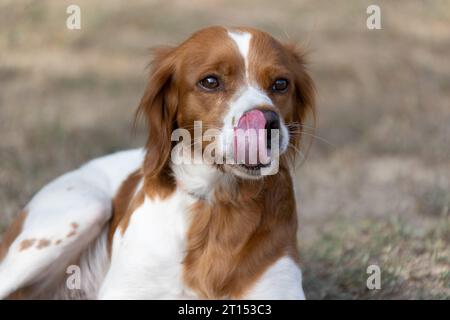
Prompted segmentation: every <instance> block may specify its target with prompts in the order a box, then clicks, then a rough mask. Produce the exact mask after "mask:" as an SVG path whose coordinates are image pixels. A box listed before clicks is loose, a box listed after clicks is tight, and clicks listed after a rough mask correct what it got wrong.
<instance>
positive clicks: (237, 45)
mask: <svg viewBox="0 0 450 320" xmlns="http://www.w3.org/2000/svg"><path fill="white" fill-rule="evenodd" d="M308 112H314V93H313V82H312V80H311V78H310V76H309V75H308V74H307V72H306V70H305V65H304V61H303V56H302V54H301V53H300V52H299V51H297V50H296V48H295V46H293V45H283V44H281V43H280V42H278V41H277V40H275V39H274V38H272V37H271V36H270V35H268V34H267V33H264V32H261V31H258V30H255V29H250V28H232V29H225V28H222V27H210V28H206V29H203V30H200V31H198V32H196V33H195V34H193V35H192V36H191V37H190V38H189V39H187V40H186V41H184V42H183V43H181V44H180V45H179V46H177V47H165V48H159V49H156V50H155V58H154V60H153V62H152V65H151V72H150V79H149V83H148V86H147V89H146V91H145V94H144V96H143V98H142V100H141V103H140V106H139V109H138V114H143V115H145V117H146V118H147V121H148V123H149V126H150V134H149V138H148V142H147V151H148V154H147V157H146V162H145V171H146V174H147V175H150V176H156V175H158V173H159V172H161V170H163V169H164V168H165V167H166V166H167V165H168V163H169V161H170V156H171V150H172V148H173V147H174V142H173V141H172V139H171V136H172V133H173V131H174V130H176V129H186V130H188V131H189V132H190V133H191V134H192V133H194V122H195V121H201V126H202V132H203V133H204V134H205V136H204V137H207V139H205V138H203V139H204V140H203V143H202V142H201V141H200V142H199V141H194V142H191V143H190V144H189V146H191V145H195V144H199V143H200V144H201V148H200V150H202V151H205V149H206V148H207V147H208V145H210V143H211V141H213V140H214V141H215V143H216V146H217V148H215V149H214V156H215V159H225V161H222V162H221V161H218V163H216V164H215V165H217V166H218V167H220V168H221V169H223V170H224V171H228V172H231V173H233V174H235V175H237V176H240V177H243V178H257V177H260V176H261V172H262V170H263V168H264V167H266V166H270V165H271V163H272V160H273V159H272V158H273V157H274V154H275V152H273V151H274V150H273V149H274V143H273V142H274V141H275V142H276V145H277V148H278V152H277V154H279V155H281V156H283V155H284V154H286V153H287V152H286V151H287V150H288V147H289V145H290V144H291V145H293V146H295V147H298V143H299V140H300V136H299V134H298V132H299V130H300V129H301V124H302V123H303V122H304V120H305V117H306V115H307V113H308ZM210 129H214V130H215V131H212V132H214V133H215V134H214V135H215V137H214V139H211V137H210V136H211V134H207V133H206V132H207V131H208V130H210ZM264 130H267V131H268V132H267V131H264ZM273 130H275V131H273ZM251 131H252V132H251ZM261 131H263V132H265V133H266V134H260V132H261ZM210 132H211V131H210ZM271 132H276V133H277V134H276V135H275V136H276V138H275V140H274V135H273V134H271ZM250 133H253V134H250ZM255 134H256V135H255ZM240 137H245V138H244V140H245V141H244V143H242V144H241V143H237V140H240V139H238V138H240ZM195 139H198V137H197V138H195ZM200 139H201V138H200ZM205 140H208V141H205ZM252 145H257V147H256V149H255V150H256V153H257V155H256V156H255V157H252V156H251V155H250V156H249V153H251V152H252V151H251V150H250V149H251V148H250V147H251V146H252ZM239 149H241V151H242V150H243V151H244V154H245V155H244V156H243V157H242V158H241V159H240V160H241V161H236V160H237V155H238V153H239ZM263 149H264V150H263ZM261 151H266V153H265V155H266V159H265V162H264V161H263V159H262V158H263V157H262V154H261ZM230 159H231V160H234V161H231V162H232V163H230V161H227V160H230ZM251 160H253V161H251Z"/></svg>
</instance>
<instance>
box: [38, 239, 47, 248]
mask: <svg viewBox="0 0 450 320" xmlns="http://www.w3.org/2000/svg"><path fill="white" fill-rule="evenodd" d="M49 245H50V240H48V239H41V240H39V242H38V243H37V245H36V248H37V249H43V248H45V247H48V246H49Z"/></svg>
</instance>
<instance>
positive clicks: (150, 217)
mask: <svg viewBox="0 0 450 320" xmlns="http://www.w3.org/2000/svg"><path fill="white" fill-rule="evenodd" d="M194 202H195V199H194V198H193V197H191V196H190V195H188V194H187V193H185V192H183V191H181V190H180V189H179V188H177V189H176V191H175V192H174V193H173V194H172V195H171V196H170V197H169V198H166V199H164V200H160V199H154V200H153V199H150V198H147V197H146V198H145V200H144V203H143V204H142V205H141V206H140V207H139V208H138V209H136V210H135V212H134V213H133V215H132V216H131V219H130V221H129V225H128V227H127V229H126V231H125V233H124V234H123V236H122V234H121V232H120V229H118V230H117V231H116V233H115V235H114V241H113V248H112V256H111V266H110V269H109V271H108V273H107V275H106V278H105V280H104V282H103V285H102V288H101V290H100V294H99V298H101V299H121V298H126V299H180V298H193V297H194V296H192V294H191V293H188V292H187V289H186V288H185V287H184V286H183V281H182V267H183V266H182V261H183V259H184V256H185V244H186V233H187V228H188V223H189V221H188V219H189V212H188V210H189V207H190V206H191V205H192V204H193V203H194Z"/></svg>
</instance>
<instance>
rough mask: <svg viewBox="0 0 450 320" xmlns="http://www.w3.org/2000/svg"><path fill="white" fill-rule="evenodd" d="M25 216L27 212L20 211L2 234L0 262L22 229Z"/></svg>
mask: <svg viewBox="0 0 450 320" xmlns="http://www.w3.org/2000/svg"><path fill="white" fill-rule="evenodd" d="M26 217H27V212H26V211H22V212H21V213H20V214H19V215H18V216H17V218H16V219H15V220H14V221H13V223H12V224H11V225H10V226H9V228H8V229H7V230H6V232H5V234H4V235H3V239H2V242H1V243H0V262H1V261H2V260H3V258H4V257H5V256H6V253H7V252H8V250H9V247H10V246H11V244H12V243H13V242H14V240H16V238H17V236H18V235H19V234H20V232H21V231H22V226H23V222H24V221H25V219H26Z"/></svg>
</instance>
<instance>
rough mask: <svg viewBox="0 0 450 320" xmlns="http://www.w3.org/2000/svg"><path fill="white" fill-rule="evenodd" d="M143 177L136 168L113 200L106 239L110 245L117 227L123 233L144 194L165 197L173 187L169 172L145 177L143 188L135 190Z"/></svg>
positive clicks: (151, 196)
mask: <svg viewBox="0 0 450 320" xmlns="http://www.w3.org/2000/svg"><path fill="white" fill-rule="evenodd" d="M141 179H143V173H142V171H141V170H138V171H136V172H134V173H132V174H131V175H130V176H129V177H128V178H127V180H125V182H124V183H123V184H122V186H121V187H120V189H119V191H118V192H117V194H116V196H115V197H114V200H113V208H114V209H113V211H114V213H113V217H112V220H111V223H110V226H109V233H108V239H109V244H110V247H111V244H112V240H113V236H114V233H115V231H116V229H117V228H119V229H120V232H121V233H122V234H124V233H125V231H126V229H127V227H128V224H129V222H130V219H131V216H132V214H133V212H134V211H135V210H136V209H137V208H138V207H139V206H140V205H141V204H142V203H143V202H144V199H145V196H148V197H150V198H155V197H159V198H161V199H165V198H167V197H168V196H169V195H170V194H172V192H173V191H174V189H175V182H174V180H173V178H172V177H171V175H169V173H167V174H164V171H163V173H161V174H160V175H159V176H157V177H154V178H150V179H147V178H145V181H144V186H143V189H141V190H136V189H137V186H138V184H139V182H140V181H141Z"/></svg>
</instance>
